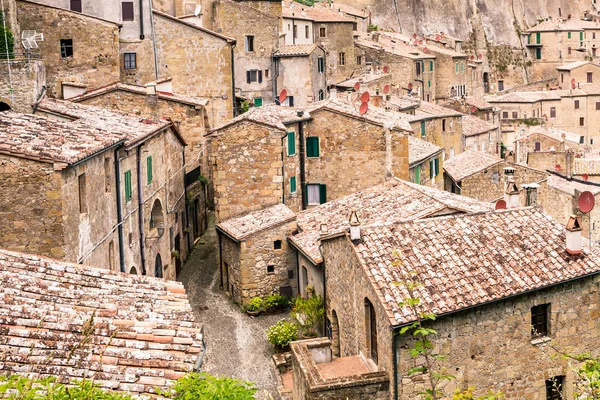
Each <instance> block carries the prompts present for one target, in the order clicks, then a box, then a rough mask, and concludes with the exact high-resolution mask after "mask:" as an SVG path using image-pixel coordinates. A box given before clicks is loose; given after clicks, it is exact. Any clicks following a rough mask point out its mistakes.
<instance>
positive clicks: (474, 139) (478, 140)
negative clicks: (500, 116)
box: [462, 115, 502, 154]
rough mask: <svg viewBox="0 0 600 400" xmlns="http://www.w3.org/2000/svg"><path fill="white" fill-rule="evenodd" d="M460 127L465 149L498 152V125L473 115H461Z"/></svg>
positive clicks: (499, 141) (499, 136)
mask: <svg viewBox="0 0 600 400" xmlns="http://www.w3.org/2000/svg"><path fill="white" fill-rule="evenodd" d="M462 129H463V136H464V144H465V148H466V149H473V150H480V151H483V152H487V153H490V154H500V144H501V143H502V136H501V134H500V126H499V125H494V124H492V123H490V122H488V121H484V120H483V119H480V118H477V117H475V116H473V115H463V117H462Z"/></svg>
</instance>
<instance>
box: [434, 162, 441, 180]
mask: <svg viewBox="0 0 600 400" xmlns="http://www.w3.org/2000/svg"><path fill="white" fill-rule="evenodd" d="M433 164H434V167H435V176H438V175H439V174H440V159H439V158H436V159H435V160H433Z"/></svg>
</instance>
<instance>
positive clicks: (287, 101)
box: [281, 95, 294, 107]
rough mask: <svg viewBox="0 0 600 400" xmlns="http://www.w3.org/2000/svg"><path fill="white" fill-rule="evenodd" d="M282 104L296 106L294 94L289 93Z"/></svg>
mask: <svg viewBox="0 0 600 400" xmlns="http://www.w3.org/2000/svg"><path fill="white" fill-rule="evenodd" d="M281 105H282V106H287V107H294V96H290V95H288V97H287V98H286V99H285V101H284V102H283V103H281Z"/></svg>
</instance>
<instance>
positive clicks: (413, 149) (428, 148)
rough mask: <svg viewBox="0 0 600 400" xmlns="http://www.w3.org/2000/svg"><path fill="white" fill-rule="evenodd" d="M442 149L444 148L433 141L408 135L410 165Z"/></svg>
mask: <svg viewBox="0 0 600 400" xmlns="http://www.w3.org/2000/svg"><path fill="white" fill-rule="evenodd" d="M441 151H442V148H441V147H439V146H436V145H435V144H433V143H429V142H427V141H425V140H423V139H419V138H416V137H414V136H412V135H411V136H409V137H408V163H409V165H413V164H417V163H419V162H421V161H423V160H425V159H427V158H429V157H431V156H433V155H435V154H436V153H438V152H441Z"/></svg>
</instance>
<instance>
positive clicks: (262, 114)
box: [210, 104, 310, 135]
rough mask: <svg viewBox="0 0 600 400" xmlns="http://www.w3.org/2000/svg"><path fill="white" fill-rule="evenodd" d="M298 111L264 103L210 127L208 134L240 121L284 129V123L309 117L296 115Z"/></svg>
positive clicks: (293, 108)
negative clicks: (212, 127)
mask: <svg viewBox="0 0 600 400" xmlns="http://www.w3.org/2000/svg"><path fill="white" fill-rule="evenodd" d="M298 112H302V110H301V109H299V108H295V107H285V106H278V105H276V104H266V105H264V106H261V107H252V108H251V109H250V110H248V111H247V112H245V113H243V114H242V115H238V116H237V117H235V118H233V119H231V120H229V121H227V122H225V123H224V124H222V125H220V126H218V127H216V128H214V129H212V130H211V131H210V135H213V134H216V133H217V132H218V131H220V130H222V129H224V128H227V127H228V126H231V125H234V124H236V123H238V122H241V121H251V122H258V123H260V124H264V125H269V126H272V127H274V128H276V129H279V130H282V131H285V125H284V124H286V123H288V124H289V123H294V122H297V121H300V120H304V119H306V118H310V116H309V115H305V114H302V115H301V116H298Z"/></svg>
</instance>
